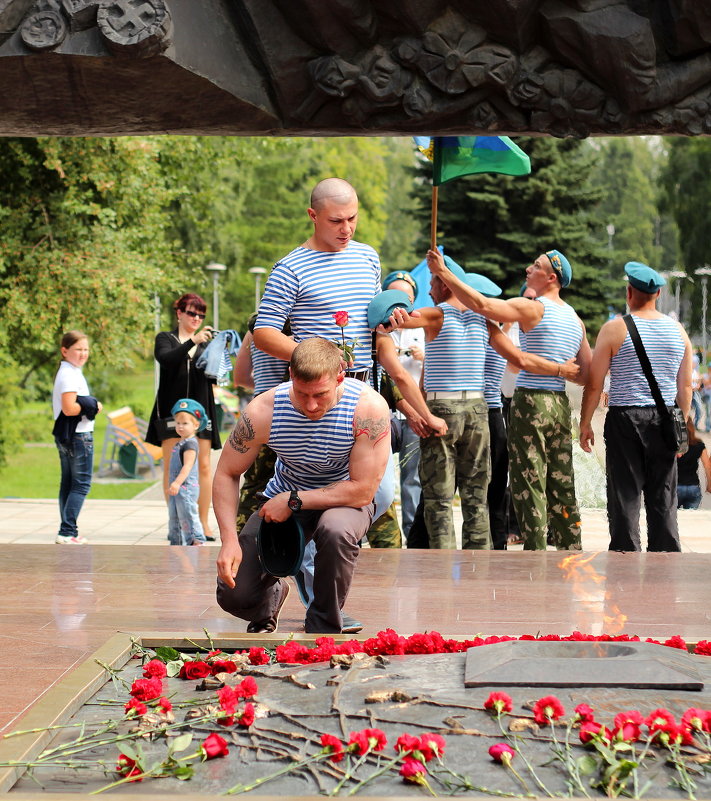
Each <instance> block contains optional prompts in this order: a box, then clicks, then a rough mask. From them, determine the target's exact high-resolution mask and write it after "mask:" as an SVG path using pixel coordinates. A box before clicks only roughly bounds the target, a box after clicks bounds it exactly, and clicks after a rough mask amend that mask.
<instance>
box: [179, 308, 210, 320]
mask: <svg viewBox="0 0 711 801" xmlns="http://www.w3.org/2000/svg"><path fill="white" fill-rule="evenodd" d="M183 314H187V315H188V317H196V318H197V319H198V320H204V319H205V315H204V314H203V313H202V312H196V311H192V310H186V311H184V312H183Z"/></svg>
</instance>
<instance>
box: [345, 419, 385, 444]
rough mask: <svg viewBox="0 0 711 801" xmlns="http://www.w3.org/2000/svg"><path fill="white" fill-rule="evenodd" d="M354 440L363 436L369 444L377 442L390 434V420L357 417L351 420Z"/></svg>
mask: <svg viewBox="0 0 711 801" xmlns="http://www.w3.org/2000/svg"><path fill="white" fill-rule="evenodd" d="M353 426H354V428H355V438H356V439H358V437H359V436H360V435H361V434H365V436H366V437H368V439H369V440H371V442H378V441H380V440H381V439H382V438H383V437H384V436H387V434H389V433H390V420H388V419H387V418H385V417H358V415H356V416H355V418H354V420H353Z"/></svg>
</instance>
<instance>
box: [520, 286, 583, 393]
mask: <svg viewBox="0 0 711 801" xmlns="http://www.w3.org/2000/svg"><path fill="white" fill-rule="evenodd" d="M536 301H537V302H538V303H542V304H543V317H542V318H541V319H540V321H539V322H538V323H537V324H536V325H535V326H534V327H533V328H532V329H531V330H530V331H523V330H521V334H520V337H521V350H523V351H525V352H526V353H535V354H536V355H538V356H542V357H543V358H544V359H549V360H550V361H552V362H557V363H558V364H562V363H563V362H565V361H567V360H568V359H571V358H573V357H574V356H576V355H577V353H578V351H579V350H580V345H581V343H582V341H583V328H582V326H581V324H580V320H579V319H578V315H577V314H576V313H575V310H574V309H573V307H572V306H569V305H568V304H567V303H563V304H560V303H556V302H555V301H553V300H550V299H549V298H546V297H540V298H536ZM519 387H524V388H525V389H550V390H553V391H555V392H565V379H564V378H558V376H554V375H535V374H534V373H529V372H527V371H526V370H521V372H520V373H519V374H518V381H516V388H517V389H518V388H519Z"/></svg>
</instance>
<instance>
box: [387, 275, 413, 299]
mask: <svg viewBox="0 0 711 801" xmlns="http://www.w3.org/2000/svg"><path fill="white" fill-rule="evenodd" d="M393 281H405V283H407V284H409V285H410V286H411V287H412V288H413V290H414V291H415V296H417V281H415V279H414V278H413V277H412V276H411V275H410V273H408V272H407V270H398V271H397V272H395V273H388V274H387V275H386V276H385V278H383V289H387V288H388V287H389V286H390V284H392V282H393Z"/></svg>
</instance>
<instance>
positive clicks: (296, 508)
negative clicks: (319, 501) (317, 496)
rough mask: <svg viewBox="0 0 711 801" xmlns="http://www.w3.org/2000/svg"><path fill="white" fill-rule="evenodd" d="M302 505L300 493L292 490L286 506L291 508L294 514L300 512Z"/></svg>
mask: <svg viewBox="0 0 711 801" xmlns="http://www.w3.org/2000/svg"><path fill="white" fill-rule="evenodd" d="M301 504H302V501H301V498H299V493H298V492H297V491H296V490H292V491H291V495H289V500H288V501H287V502H286V505H287V506H288V507H289V509H291V511H292V512H300V511H301Z"/></svg>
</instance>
